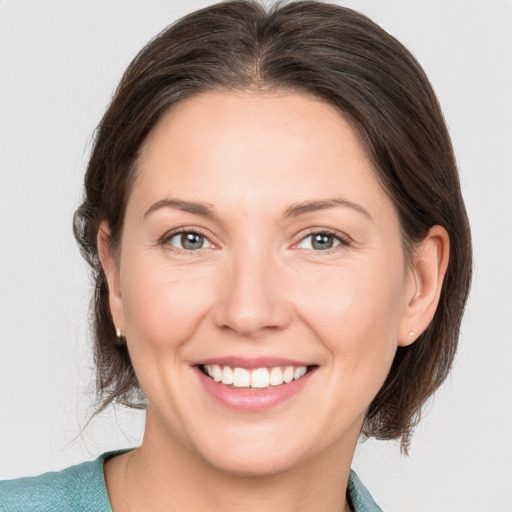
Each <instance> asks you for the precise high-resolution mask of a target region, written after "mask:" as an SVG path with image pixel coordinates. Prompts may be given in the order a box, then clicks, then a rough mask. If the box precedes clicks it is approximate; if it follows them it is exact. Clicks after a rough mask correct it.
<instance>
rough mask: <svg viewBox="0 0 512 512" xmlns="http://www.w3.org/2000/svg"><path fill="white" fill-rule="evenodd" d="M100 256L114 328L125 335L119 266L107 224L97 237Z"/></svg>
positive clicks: (101, 228) (104, 224)
mask: <svg viewBox="0 0 512 512" xmlns="http://www.w3.org/2000/svg"><path fill="white" fill-rule="evenodd" d="M96 242H97V246H98V256H99V259H100V262H101V266H102V268H103V272H104V273H105V277H106V278H107V284H108V296H109V305H110V313H111V314H112V318H113V320H114V326H115V327H116V328H117V329H119V330H120V331H121V334H122V335H123V336H124V335H125V332H126V330H125V316H124V306H123V299H122V295H121V287H120V280H119V264H118V261H117V260H116V258H115V256H114V254H113V251H112V244H111V239H110V229H109V227H108V224H107V223H106V222H102V223H101V224H100V228H99V230H98V236H97V240H96Z"/></svg>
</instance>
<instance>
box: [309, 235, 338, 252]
mask: <svg viewBox="0 0 512 512" xmlns="http://www.w3.org/2000/svg"><path fill="white" fill-rule="evenodd" d="M333 243H334V240H333V237H332V235H326V234H325V233H318V234H317V235H315V236H314V237H313V243H312V245H313V248H314V249H319V250H325V249H330V248H331V247H332V246H333Z"/></svg>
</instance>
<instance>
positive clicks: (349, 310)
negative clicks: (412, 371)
mask: <svg viewBox="0 0 512 512" xmlns="http://www.w3.org/2000/svg"><path fill="white" fill-rule="evenodd" d="M319 277H320V276H318V275H317V279H316V287H315V286H314V282H309V283H307V284H306V286H305V287H304V289H303V290H302V296H303V297H307V300H305V301H304V307H302V308H301V314H302V316H303V318H304V319H305V321H306V323H308V324H309V325H310V327H311V328H313V329H314V330H315V331H316V333H317V335H318V337H319V338H320V339H321V341H322V342H323V344H324V345H325V346H326V347H327V349H328V350H329V352H330V354H331V357H332V358H333V359H334V363H335V364H334V368H338V369H340V368H343V370H342V371H344V372H346V371H347V370H348V369H350V370H351V371H353V372H362V373H365V374H372V375H380V377H379V378H381V379H382V378H384V377H385V375H386V374H387V372H388V370H389V367H390V365H391V362H392V359H393V356H394V354H395V351H396V346H397V334H398V327H399V322H400V318H401V313H402V309H403V296H404V274H403V267H401V266H400V265H399V264H395V263H394V262H390V263H389V264H388V265H383V264H382V263H377V262H375V264H373V265H372V264H370V265H365V266H355V265H354V266H344V267H343V268H338V269H335V270H334V271H333V270H332V269H330V271H329V272H328V275H325V276H324V278H323V279H318V278H319ZM340 371H341V370H340Z"/></svg>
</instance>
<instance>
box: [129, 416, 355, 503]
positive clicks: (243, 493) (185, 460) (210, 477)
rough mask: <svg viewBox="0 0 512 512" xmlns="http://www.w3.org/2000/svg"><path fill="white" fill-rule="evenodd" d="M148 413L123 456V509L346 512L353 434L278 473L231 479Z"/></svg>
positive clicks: (232, 476)
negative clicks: (134, 444) (139, 436)
mask: <svg viewBox="0 0 512 512" xmlns="http://www.w3.org/2000/svg"><path fill="white" fill-rule="evenodd" d="M153 416H154V415H153V414H152V413H151V411H150V410H148V418H147V420H146V430H145V434H144V440H143V442H142V445H141V447H140V448H138V449H136V450H135V451H134V452H131V453H129V454H126V455H127V457H126V464H125V466H124V471H123V473H124V475H123V477H121V478H122V479H123V480H124V482H125V492H124V496H125V501H126V503H128V504H129V510H131V511H133V512H137V511H138V510H155V511H157V510H188V511H191V512H193V511H204V510H208V511H212V512H217V511H219V512H220V511H222V512H234V511H237V512H239V511H241V510H251V511H253V512H259V511H260V510H261V511H265V512H274V511H275V512H277V511H279V512H300V511H308V512H309V511H311V510H315V511H318V512H320V511H322V512H342V511H343V512H344V511H349V510H350V509H349V507H348V505H347V502H346V495H345V493H346V491H345V490H346V487H347V481H348V475H349V471H350V464H351V461H352V457H353V453H354V450H355V445H356V442H357V433H358V431H357V433H355V436H354V435H353V436H352V439H351V440H350V443H348V446H347V443H346V442H345V443H341V442H340V443H339V445H340V446H331V447H329V449H328V450H324V452H323V453H319V454H316V455H314V456H311V457H308V458H307V459H304V460H302V461H300V462H298V463H297V464H295V465H293V467H290V468H286V469H284V470H282V471H280V472H278V473H272V474H263V475H261V474H259V475H250V476H248V475H243V476H241V475H236V474H232V473H228V472H226V471H223V470H222V469H219V468H217V467H215V466H213V465H211V464H209V463H208V462H207V461H205V460H204V459H203V458H201V457H199V456H198V454H197V453H195V452H193V451H191V450H190V449H188V447H186V446H185V445H184V444H183V443H182V442H180V440H178V439H176V438H174V437H170V436H169V433H168V431H166V432H163V429H164V427H163V425H162V424H159V423H158V421H155V418H154V417H153Z"/></svg>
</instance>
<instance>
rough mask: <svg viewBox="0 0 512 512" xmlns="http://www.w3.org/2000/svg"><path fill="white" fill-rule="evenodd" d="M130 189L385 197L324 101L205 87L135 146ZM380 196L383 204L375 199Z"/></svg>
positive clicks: (151, 194) (149, 193)
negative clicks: (136, 156)
mask: <svg viewBox="0 0 512 512" xmlns="http://www.w3.org/2000/svg"><path fill="white" fill-rule="evenodd" d="M138 168H139V173H138V177H137V179H136V182H135V186H134V190H133V193H134V194H135V195H137V196H138V198H139V199H140V200H141V201H142V202H144V203H147V202H150V201H152V200H155V199H156V196H162V195H165V194H170V195H173V196H174V195H176V194H179V195H180V196H183V194H185V195H187V196H188V197H187V199H189V198H192V197H193V198H194V199H196V200H201V201H206V202H209V201H215V200H217V201H221V202H224V203H225V204H226V205H228V204H229V201H230V200H233V201H236V200H238V201H239V202H240V200H245V203H244V204H246V205H247V207H249V204H250V202H251V200H252V201H253V202H256V201H258V200H259V201H260V203H261V202H265V203H266V204H269V205H270V204H275V205H278V204H282V203H283V202H297V201H303V200H304V201H305V200H310V199H312V198H313V199H314V198H323V197H326V195H330V196H332V195H333V194H335V195H336V194H341V195H349V196H350V197H349V198H348V199H349V200H352V201H355V202H362V201H364V202H367V203H368V202H369V203H372V205H371V206H372V208H373V209H374V210H375V209H378V208H380V207H382V206H383V203H386V201H387V202H388V203H389V199H388V198H387V196H386V194H385V193H384V191H383V190H382V189H381V187H380V185H379V184H378V182H377V180H376V178H375V175H374V170H373V167H372V164H371V162H370V160H369V158H368V156H367V154H366V152H365V149H364V147H363V145H362V143H361V141H360V139H359V137H358V135H357V133H356V131H355V130H354V129H353V127H352V126H351V124H350V123H349V122H348V121H347V120H346V119H345V118H344V117H343V115H342V114H341V113H340V112H339V111H338V110H337V109H335V108H334V107H332V106H331V105H328V104H327V103H325V102H323V101H321V100H318V99H316V98H313V97H311V96H308V95H305V94H300V93H290V92H274V93H260V92H257V93H253V92H232V91H230V92H207V93H203V94H200V95H197V96H194V97H192V98H190V99H187V100H185V101H183V102H181V103H179V104H177V105H175V106H174V107H173V108H172V109H170V110H169V111H168V112H167V113H166V114H165V115H164V116H163V118H162V119H161V120H160V121H159V123H158V124H157V125H156V126H155V128H154V129H153V130H152V132H151V133H150V135H149V136H148V138H147V140H146V141H145V143H144V145H143V148H142V150H141V154H140V158H139V161H138ZM381 203H382V204H381Z"/></svg>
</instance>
